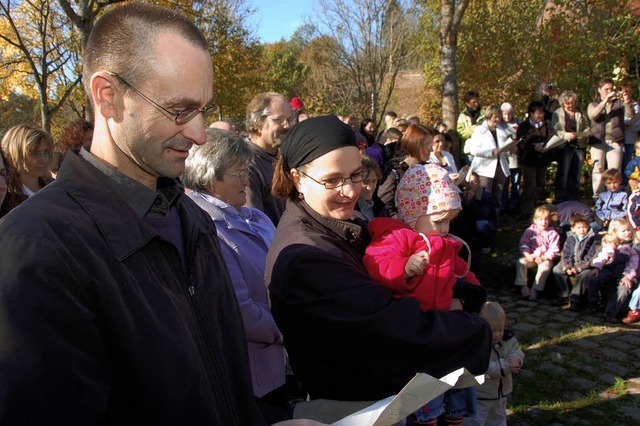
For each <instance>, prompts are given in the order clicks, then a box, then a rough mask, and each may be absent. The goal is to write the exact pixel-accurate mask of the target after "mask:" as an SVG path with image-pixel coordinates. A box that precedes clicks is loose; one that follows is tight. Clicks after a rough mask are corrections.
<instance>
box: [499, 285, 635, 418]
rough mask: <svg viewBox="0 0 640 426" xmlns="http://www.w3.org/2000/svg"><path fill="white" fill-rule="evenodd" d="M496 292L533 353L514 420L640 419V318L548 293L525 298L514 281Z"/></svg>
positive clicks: (510, 324) (519, 382)
mask: <svg viewBox="0 0 640 426" xmlns="http://www.w3.org/2000/svg"><path fill="white" fill-rule="evenodd" d="M489 300H494V301H497V302H499V303H500V304H501V305H502V306H503V307H504V309H505V311H506V312H507V328H509V329H511V330H513V331H515V333H516V336H517V338H518V340H519V342H520V344H521V346H522V347H523V350H524V351H525V354H526V359H525V364H524V368H523V371H522V373H521V374H520V375H516V376H515V378H514V380H515V389H514V393H513V397H512V398H511V400H510V406H511V408H512V410H511V414H510V416H509V424H510V425H538V424H548V425H573V424H575V425H604V424H607V425H634V424H635V425H637V424H640V362H639V361H640V323H637V324H633V325H624V324H622V323H621V324H620V325H619V326H618V325H616V324H608V323H604V321H603V320H602V318H601V317H600V316H599V315H589V314H586V313H583V312H571V311H569V310H568V309H566V307H565V308H561V307H557V306H552V305H551V304H550V303H549V301H548V300H541V301H538V302H531V301H528V300H521V298H520V297H519V295H516V294H515V293H514V292H513V291H512V289H511V288H506V289H505V288H503V289H498V290H491V289H490V290H489ZM622 381H624V382H622ZM622 383H624V386H621V385H622Z"/></svg>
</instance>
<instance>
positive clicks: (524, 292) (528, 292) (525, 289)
mask: <svg viewBox="0 0 640 426" xmlns="http://www.w3.org/2000/svg"><path fill="white" fill-rule="evenodd" d="M521 291H522V297H524V298H525V299H528V298H529V296H531V290H529V287H527V286H526V285H523V286H522V290H521Z"/></svg>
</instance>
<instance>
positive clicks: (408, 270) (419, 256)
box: [404, 250, 429, 280]
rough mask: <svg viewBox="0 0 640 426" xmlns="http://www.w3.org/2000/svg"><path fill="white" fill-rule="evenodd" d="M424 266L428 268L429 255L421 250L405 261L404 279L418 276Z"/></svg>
mask: <svg viewBox="0 0 640 426" xmlns="http://www.w3.org/2000/svg"><path fill="white" fill-rule="evenodd" d="M425 266H429V253H427V252H426V251H424V250H422V251H419V252H418V253H416V254H414V255H413V256H411V257H410V258H409V260H407V263H406V264H405V265H404V279H405V280H407V279H409V278H411V277H415V276H416V275H420V274H421V273H422V271H424V267H425Z"/></svg>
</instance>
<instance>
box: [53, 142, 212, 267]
mask: <svg viewBox="0 0 640 426" xmlns="http://www.w3.org/2000/svg"><path fill="white" fill-rule="evenodd" d="M57 182H59V184H60V185H61V186H62V187H63V188H64V189H65V191H66V192H67V193H68V194H69V196H71V197H72V198H73V199H74V200H75V201H76V202H77V203H78V204H79V205H80V206H81V207H82V208H83V209H84V210H85V212H86V213H87V214H88V215H89V217H91V219H92V220H93V221H94V223H95V224H96V226H97V227H98V228H99V229H100V233H101V235H102V237H103V238H104V239H105V241H106V242H107V245H108V246H109V248H110V249H111V250H112V252H113V253H114V256H115V257H116V258H117V259H118V260H119V261H122V260H124V259H126V258H127V257H128V256H130V255H131V254H133V253H135V252H136V251H138V250H140V248H142V247H143V246H144V245H146V244H147V243H148V242H149V241H151V240H152V239H153V238H154V237H155V236H156V235H155V233H154V232H153V230H152V229H151V228H150V227H149V226H148V225H147V224H146V223H144V222H143V221H142V220H141V218H140V217H139V216H138V214H137V213H136V211H134V209H133V208H132V207H131V205H129V204H127V203H126V202H125V201H124V200H123V198H122V196H121V195H120V193H119V191H118V190H117V189H116V188H117V185H118V183H117V182H116V181H115V180H113V179H111V178H110V177H109V176H107V175H106V174H104V173H102V172H101V171H100V170H98V169H97V168H96V167H94V166H93V165H92V164H91V163H89V162H88V161H86V160H84V159H83V158H81V157H80V156H78V155H77V154H76V153H74V152H72V151H69V152H68V153H67V155H66V156H65V158H64V162H63V164H62V167H61V168H60V172H59V173H58V176H57ZM176 185H177V182H176ZM185 198H186V197H183V196H182V195H180V196H178V200H177V201H176V202H177V203H178V204H177V206H178V211H179V213H180V217H181V219H182V218H187V217H188V220H187V221H188V222H189V223H190V224H194V223H195V227H196V228H197V230H198V231H200V232H202V233H207V234H211V233H215V227H214V226H213V223H212V222H211V221H210V220H204V219H207V218H206V217H205V216H204V214H197V212H196V210H199V209H197V207H196V206H193V205H192V204H190V203H189V202H185V201H187V200H185ZM184 222H185V220H183V230H184V231H185V234H184V236H185V238H188V235H189V234H188V232H189V231H192V230H190V229H187V228H185V223H184Z"/></svg>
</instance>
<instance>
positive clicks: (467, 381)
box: [333, 368, 484, 426]
mask: <svg viewBox="0 0 640 426" xmlns="http://www.w3.org/2000/svg"><path fill="white" fill-rule="evenodd" d="M482 383H484V376H474V375H472V374H471V373H469V372H468V371H467V370H466V369H464V368H460V369H458V370H456V371H453V372H451V373H449V374H447V375H446V376H444V377H442V378H440V379H436V378H435V377H432V376H430V375H428V374H425V373H418V374H416V375H415V376H414V377H413V379H411V380H410V381H409V383H407V384H406V385H405V387H404V388H402V390H401V391H400V393H398V395H394V396H390V397H388V398H386V399H383V400H381V401H378V402H377V403H375V404H373V405H370V406H369V407H367V408H365V409H363V410H360V411H358V412H356V413H353V414H351V415H349V416H347V417H345V418H343V419H341V420H339V421H337V422H335V423H333V425H334V426H392V425H394V424H396V423H398V422H400V421H401V420H403V419H405V418H406V417H407V416H408V415H409V414H411V413H413V412H415V411H416V410H417V409H418V408H420V407H422V406H423V405H424V404H426V403H427V402H429V401H431V400H432V399H434V398H435V397H437V396H439V395H442V394H443V393H445V392H446V391H447V390H449V389H451V388H456V389H460V388H467V387H471V386H478V385H481V384H482Z"/></svg>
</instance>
